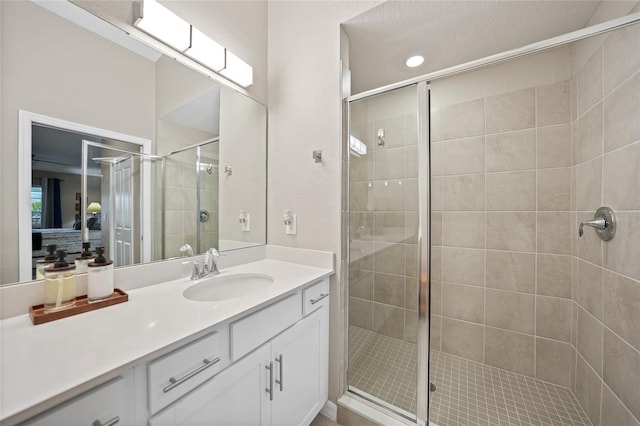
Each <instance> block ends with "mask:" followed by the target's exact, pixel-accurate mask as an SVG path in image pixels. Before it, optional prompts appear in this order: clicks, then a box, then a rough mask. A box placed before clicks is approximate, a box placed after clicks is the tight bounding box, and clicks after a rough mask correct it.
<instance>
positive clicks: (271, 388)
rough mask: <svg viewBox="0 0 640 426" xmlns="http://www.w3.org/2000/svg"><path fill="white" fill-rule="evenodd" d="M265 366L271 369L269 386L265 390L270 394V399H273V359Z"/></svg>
mask: <svg viewBox="0 0 640 426" xmlns="http://www.w3.org/2000/svg"><path fill="white" fill-rule="evenodd" d="M264 368H266V369H267V370H269V387H268V388H265V389H264V391H265V392H266V393H268V394H269V401H273V361H269V365H265V366H264Z"/></svg>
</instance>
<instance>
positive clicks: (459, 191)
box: [442, 174, 485, 211]
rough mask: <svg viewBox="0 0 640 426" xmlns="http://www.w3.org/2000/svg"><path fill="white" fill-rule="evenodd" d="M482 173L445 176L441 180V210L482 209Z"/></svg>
mask: <svg viewBox="0 0 640 426" xmlns="http://www.w3.org/2000/svg"><path fill="white" fill-rule="evenodd" d="M484 193H485V191H484V174H477V175H463V176H446V177H444V178H443V182H442V198H443V200H442V204H443V206H442V209H443V210H476V211H477V210H484Z"/></svg>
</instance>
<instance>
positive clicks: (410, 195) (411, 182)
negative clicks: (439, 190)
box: [399, 178, 433, 211]
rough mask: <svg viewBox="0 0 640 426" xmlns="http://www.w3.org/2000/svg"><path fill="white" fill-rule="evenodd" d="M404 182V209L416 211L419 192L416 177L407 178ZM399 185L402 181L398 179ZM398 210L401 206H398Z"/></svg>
mask: <svg viewBox="0 0 640 426" xmlns="http://www.w3.org/2000/svg"><path fill="white" fill-rule="evenodd" d="M404 184H405V185H406V187H405V201H404V209H405V210H409V211H417V210H418V193H419V191H418V179H416V178H410V179H407V180H406V182H405V183H404ZM400 185H402V181H400ZM432 190H433V189H432ZM399 210H402V206H400V208H399Z"/></svg>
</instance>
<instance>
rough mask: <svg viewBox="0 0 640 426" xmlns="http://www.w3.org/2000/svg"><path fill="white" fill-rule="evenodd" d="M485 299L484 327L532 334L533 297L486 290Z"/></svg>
mask: <svg viewBox="0 0 640 426" xmlns="http://www.w3.org/2000/svg"><path fill="white" fill-rule="evenodd" d="M485 297H486V305H485V324H486V325H488V326H491V327H497V328H502V329H505V330H512V331H517V332H520V333H526V334H533V330H534V320H533V319H534V313H535V311H534V306H535V296H533V295H531V294H524V293H515V292H511V291H502V290H491V289H487V291H486V294H485Z"/></svg>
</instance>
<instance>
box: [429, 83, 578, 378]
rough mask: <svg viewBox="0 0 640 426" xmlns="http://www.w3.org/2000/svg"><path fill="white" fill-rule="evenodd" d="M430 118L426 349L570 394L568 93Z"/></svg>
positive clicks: (552, 88) (529, 95)
mask: <svg viewBox="0 0 640 426" xmlns="http://www.w3.org/2000/svg"><path fill="white" fill-rule="evenodd" d="M435 90H437V86H436V85H434V91H435ZM431 118H432V123H431V126H432V198H431V200H432V208H433V211H432V244H433V251H432V270H431V278H432V304H431V312H432V324H431V339H432V348H433V349H436V350H437V349H440V350H442V351H444V352H447V353H450V354H454V355H457V356H460V357H463V358H467V359H470V360H473V361H477V362H482V363H485V364H487V365H491V366H495V367H499V368H502V369H505V370H508V371H512V372H516V373H520V374H524V375H527V376H530V377H535V378H538V379H542V380H546V381H549V382H552V383H556V384H560V385H563V386H566V387H569V386H570V384H571V374H570V371H571V368H570V366H571V330H572V327H571V326H572V323H571V319H572V300H571V296H572V293H571V238H570V232H571V206H570V200H571V196H570V195H571V194H570V191H571V186H570V184H571V105H570V82H569V81H559V82H557V83H555V84H552V85H545V86H539V87H532V88H528V89H524V90H517V91H513V92H509V93H504V94H499V95H496V96H490V97H485V98H480V99H476V100H472V101H468V102H464V103H459V104H454V105H444V106H436V108H434V109H432V114H431Z"/></svg>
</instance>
